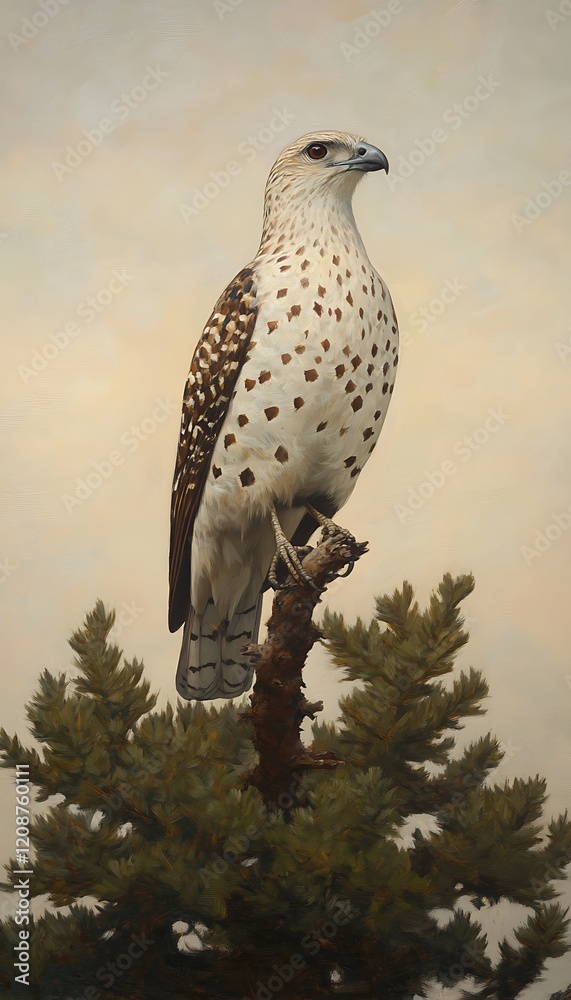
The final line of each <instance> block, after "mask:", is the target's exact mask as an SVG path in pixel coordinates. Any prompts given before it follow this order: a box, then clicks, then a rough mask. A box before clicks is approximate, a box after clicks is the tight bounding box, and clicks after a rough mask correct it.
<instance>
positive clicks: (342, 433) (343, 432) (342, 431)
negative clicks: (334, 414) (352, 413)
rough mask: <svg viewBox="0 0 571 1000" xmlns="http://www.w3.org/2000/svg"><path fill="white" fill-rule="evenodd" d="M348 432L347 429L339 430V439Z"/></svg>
mask: <svg viewBox="0 0 571 1000" xmlns="http://www.w3.org/2000/svg"><path fill="white" fill-rule="evenodd" d="M348 430H349V428H348V427H342V428H341V430H340V431H339V437H343V435H344V434H346V433H347V431H348Z"/></svg>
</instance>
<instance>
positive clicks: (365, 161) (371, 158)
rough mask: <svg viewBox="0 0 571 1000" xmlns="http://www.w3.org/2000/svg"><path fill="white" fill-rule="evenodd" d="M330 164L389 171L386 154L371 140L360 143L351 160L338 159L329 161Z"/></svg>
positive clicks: (351, 168)
mask: <svg viewBox="0 0 571 1000" xmlns="http://www.w3.org/2000/svg"><path fill="white" fill-rule="evenodd" d="M328 166H330V167H347V169H348V170H362V171H363V172H368V171H369V170H385V171H386V173H387V174H388V172H389V161H388V160H387V158H386V156H385V154H384V153H383V152H382V151H381V150H380V149H377V147H376V146H371V144H370V143H369V142H360V143H358V145H357V147H356V149H355V155H354V156H352V157H351V158H350V159H349V160H337V162H336V163H329V164H328Z"/></svg>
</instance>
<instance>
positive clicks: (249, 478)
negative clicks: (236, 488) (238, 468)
mask: <svg viewBox="0 0 571 1000" xmlns="http://www.w3.org/2000/svg"><path fill="white" fill-rule="evenodd" d="M240 482H241V483H242V486H251V485H252V483H255V482H256V477H255V475H254V473H253V472H252V470H251V469H242V472H241V473H240Z"/></svg>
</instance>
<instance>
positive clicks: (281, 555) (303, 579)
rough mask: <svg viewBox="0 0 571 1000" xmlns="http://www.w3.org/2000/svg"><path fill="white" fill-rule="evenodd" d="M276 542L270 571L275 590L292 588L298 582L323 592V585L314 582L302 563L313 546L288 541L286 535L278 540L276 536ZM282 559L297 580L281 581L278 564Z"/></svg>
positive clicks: (270, 581) (269, 577)
mask: <svg viewBox="0 0 571 1000" xmlns="http://www.w3.org/2000/svg"><path fill="white" fill-rule="evenodd" d="M276 542H277V549H276V554H275V556H274V558H273V559H272V564H271V566H270V569H269V572H268V582H269V583H270V584H271V586H272V587H273V588H274V590H292V589H293V587H295V586H296V585H297V584H298V583H305V584H307V586H308V587H311V589H312V590H318V591H319V593H321V587H318V586H317V584H316V583H314V582H313V580H312V579H311V577H310V576H309V575H308V574H307V573H306V572H305V570H304V568H303V566H302V564H301V560H302V559H303V557H304V556H306V555H308V554H309V553H310V552H311V551H312V546H311V545H292V544H291V542H288V540H287V538H286V537H285V535H284V537H283V541H278V539H277V538H276ZM280 560H281V561H282V562H283V564H284V566H285V568H286V569H287V571H288V573H289V574H290V576H292V577H293V579H294V581H295V582H294V583H293V584H286V583H281V582H280V580H279V577H278V566H279V563H280Z"/></svg>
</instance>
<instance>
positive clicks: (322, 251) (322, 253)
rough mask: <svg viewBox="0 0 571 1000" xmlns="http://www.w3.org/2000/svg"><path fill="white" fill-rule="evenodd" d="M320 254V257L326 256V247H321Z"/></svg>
mask: <svg viewBox="0 0 571 1000" xmlns="http://www.w3.org/2000/svg"><path fill="white" fill-rule="evenodd" d="M316 242H317V241H316ZM314 246H315V244H314ZM319 256H320V257H325V250H324V248H323V247H321V249H320V251H319Z"/></svg>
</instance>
